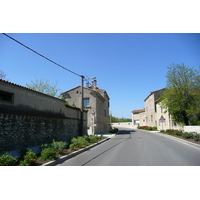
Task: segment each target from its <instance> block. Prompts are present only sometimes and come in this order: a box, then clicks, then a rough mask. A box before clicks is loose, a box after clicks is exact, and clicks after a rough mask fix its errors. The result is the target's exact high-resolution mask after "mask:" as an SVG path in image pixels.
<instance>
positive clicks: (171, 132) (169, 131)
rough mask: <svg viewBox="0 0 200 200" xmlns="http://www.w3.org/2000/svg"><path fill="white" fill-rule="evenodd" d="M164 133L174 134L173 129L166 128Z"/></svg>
mask: <svg viewBox="0 0 200 200" xmlns="http://www.w3.org/2000/svg"><path fill="white" fill-rule="evenodd" d="M165 133H167V134H169V135H174V130H173V129H167V130H166V131H165Z"/></svg>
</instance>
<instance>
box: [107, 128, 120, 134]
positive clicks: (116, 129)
mask: <svg viewBox="0 0 200 200" xmlns="http://www.w3.org/2000/svg"><path fill="white" fill-rule="evenodd" d="M118 131H119V129H118V128H114V129H112V130H110V131H109V132H110V133H118Z"/></svg>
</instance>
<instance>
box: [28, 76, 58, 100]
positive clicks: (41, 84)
mask: <svg viewBox="0 0 200 200" xmlns="http://www.w3.org/2000/svg"><path fill="white" fill-rule="evenodd" d="M26 87H28V88H30V89H32V90H36V91H38V92H41V93H44V94H48V95H50V96H53V97H58V98H60V94H58V92H59V91H60V89H58V88H57V83H56V84H51V83H50V81H49V80H47V79H46V80H44V79H40V80H39V79H37V78H35V81H31V83H30V84H26Z"/></svg>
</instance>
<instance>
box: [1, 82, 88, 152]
mask: <svg viewBox="0 0 200 200" xmlns="http://www.w3.org/2000/svg"><path fill="white" fill-rule="evenodd" d="M83 119H84V121H83V122H84V126H83V127H84V133H85V134H86V132H87V111H84V117H83ZM80 122H81V110H80V109H79V108H75V107H72V106H69V105H66V104H65V101H63V100H61V99H58V98H55V97H52V96H49V95H46V94H43V93H40V92H37V91H34V90H31V89H28V88H26V87H23V86H20V85H17V84H14V83H11V82H8V81H4V80H1V79H0V152H1V151H9V150H15V149H20V148H25V147H33V146H38V145H41V144H45V143H48V142H49V141H51V140H53V139H55V140H57V141H59V140H60V141H61V140H64V141H66V140H68V139H70V138H72V137H76V136H78V135H80Z"/></svg>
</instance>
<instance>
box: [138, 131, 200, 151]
mask: <svg viewBox="0 0 200 200" xmlns="http://www.w3.org/2000/svg"><path fill="white" fill-rule="evenodd" d="M139 130H141V131H146V132H150V133H155V134H158V135H161V136H163V137H168V138H171V139H173V140H176V141H179V142H182V143H185V144H188V145H192V146H194V147H197V148H200V145H199V144H197V143H194V142H190V141H188V140H187V139H182V138H179V137H176V136H172V135H167V134H164V133H160V131H147V130H142V129H139Z"/></svg>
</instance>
